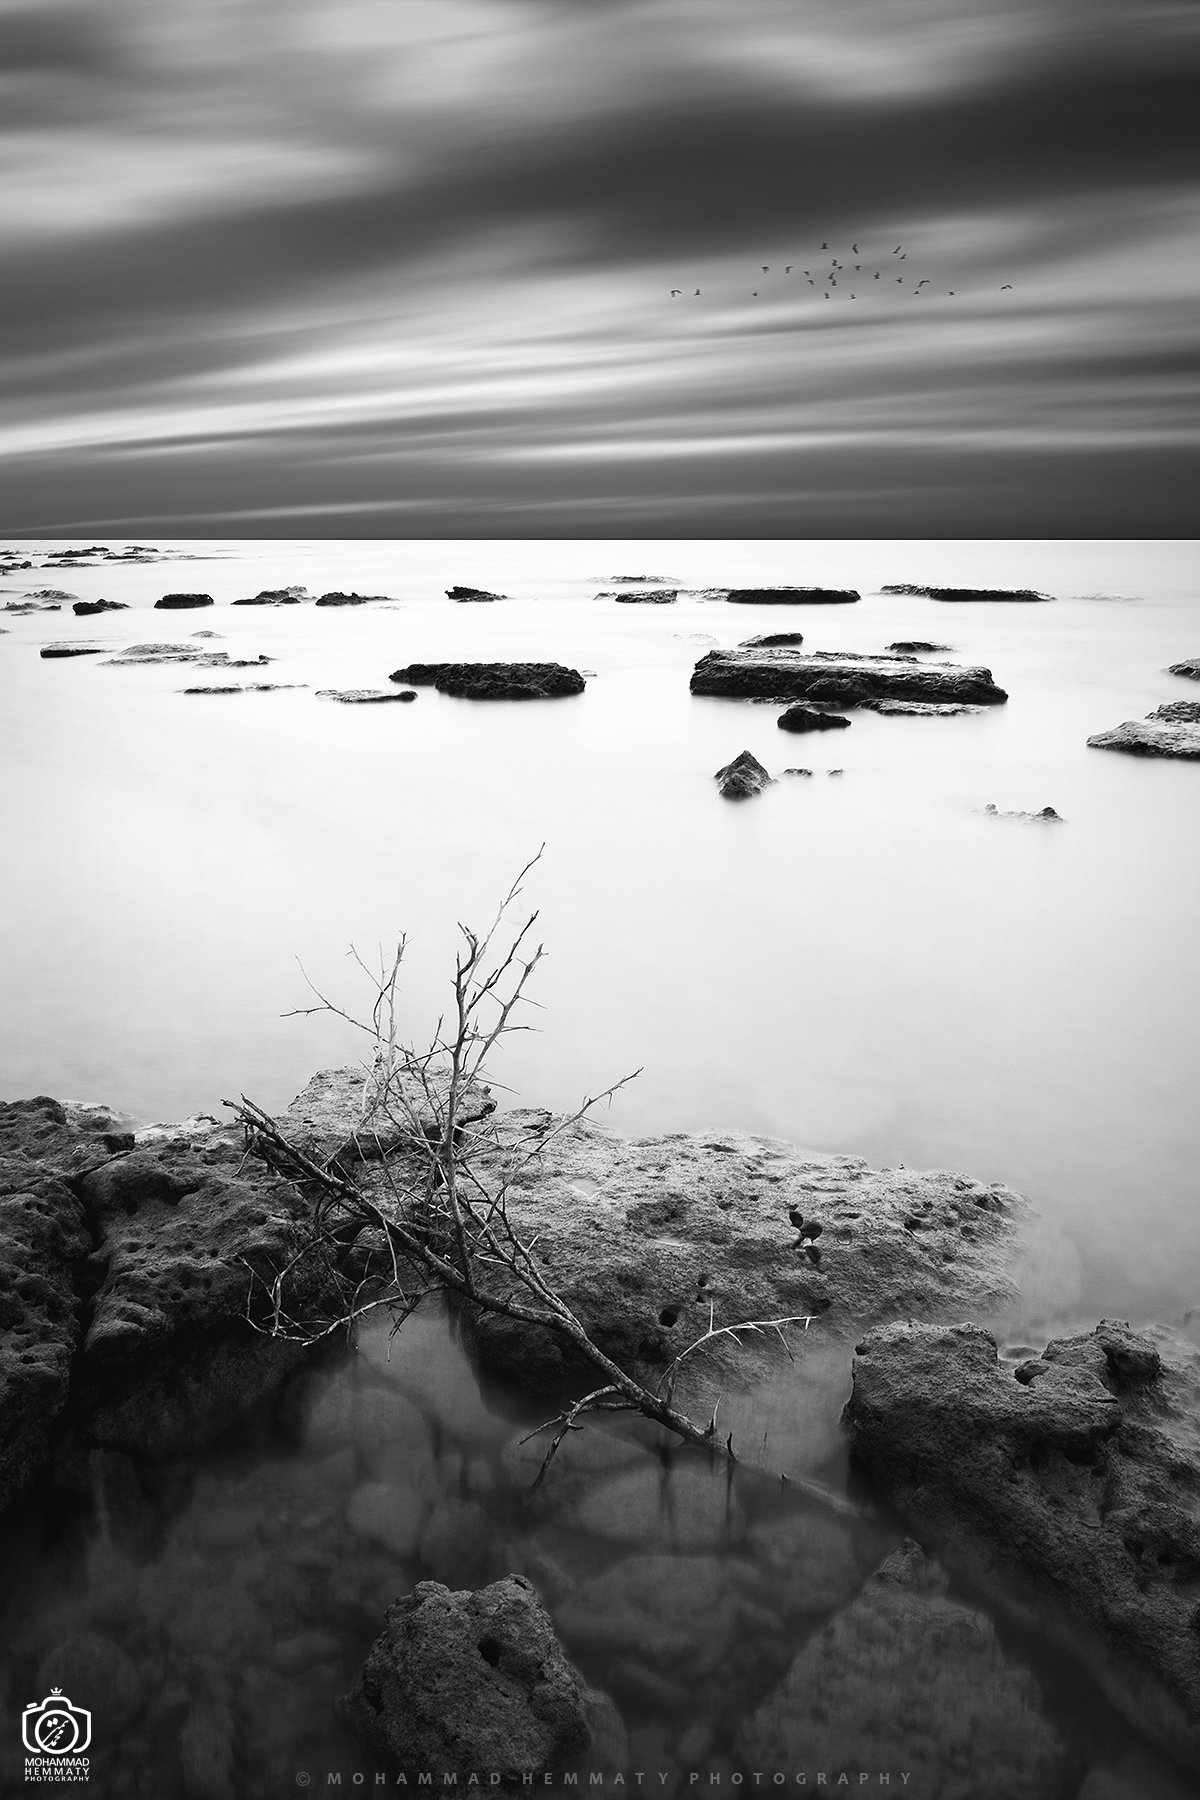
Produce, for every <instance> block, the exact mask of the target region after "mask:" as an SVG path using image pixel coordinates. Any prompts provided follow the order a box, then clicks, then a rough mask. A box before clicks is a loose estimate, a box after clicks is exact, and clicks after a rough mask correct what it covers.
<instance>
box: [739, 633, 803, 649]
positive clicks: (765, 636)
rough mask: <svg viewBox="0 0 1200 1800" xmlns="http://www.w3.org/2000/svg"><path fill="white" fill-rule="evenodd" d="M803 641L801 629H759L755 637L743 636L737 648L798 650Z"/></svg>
mask: <svg viewBox="0 0 1200 1800" xmlns="http://www.w3.org/2000/svg"><path fill="white" fill-rule="evenodd" d="M803 642H804V633H803V632H802V631H760V632H759V634H758V636H757V637H748V638H743V639H742V641H741V643H740V644H739V645H738V649H739V650H784V649H788V650H798V649H799V648H800V646H801V644H802V643H803Z"/></svg>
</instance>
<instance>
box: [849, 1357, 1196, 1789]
mask: <svg viewBox="0 0 1200 1800" xmlns="http://www.w3.org/2000/svg"><path fill="white" fill-rule="evenodd" d="M1198 1418H1200V1353H1197V1351H1196V1350H1195V1349H1194V1348H1193V1347H1192V1346H1191V1345H1185V1344H1183V1343H1181V1342H1172V1341H1170V1340H1169V1339H1168V1338H1167V1336H1166V1334H1164V1333H1160V1332H1157V1331H1156V1332H1155V1333H1154V1334H1153V1335H1147V1334H1140V1333H1136V1332H1133V1331H1131V1330H1130V1329H1129V1327H1128V1326H1127V1325H1123V1324H1116V1323H1113V1322H1111V1321H1105V1322H1104V1323H1102V1324H1100V1325H1099V1326H1097V1327H1096V1329H1095V1330H1094V1331H1092V1332H1088V1333H1085V1334H1080V1335H1079V1336H1076V1337H1070V1338H1060V1339H1056V1340H1055V1341H1054V1342H1052V1343H1050V1344H1048V1345H1047V1346H1046V1348H1045V1350H1044V1351H1043V1352H1042V1355H1041V1356H1040V1357H1031V1358H1029V1359H1027V1360H1025V1361H1023V1362H1021V1363H1019V1364H1017V1365H1016V1366H1013V1365H1012V1364H1009V1363H1002V1362H1001V1361H1000V1359H999V1356H998V1353H997V1347H996V1342H995V1339H994V1338H993V1337H991V1336H990V1335H989V1334H988V1333H987V1332H986V1331H982V1330H980V1329H979V1328H978V1327H976V1326H974V1325H956V1326H949V1327H938V1326H932V1325H914V1324H908V1323H906V1324H893V1325H889V1326H886V1327H885V1328H883V1329H882V1330H879V1331H875V1332H872V1333H871V1334H870V1335H869V1336H868V1337H866V1338H865V1339H864V1340H863V1342H862V1343H860V1344H859V1346H858V1352H857V1355H856V1357H855V1362H854V1389H853V1393H852V1394H851V1397H850V1400H849V1402H848V1403H847V1406H846V1410H845V1423H846V1428H847V1430H848V1432H849V1436H850V1442H851V1445H852V1447H853V1449H854V1451H855V1453H856V1454H857V1456H858V1457H859V1458H860V1460H861V1461H862V1462H863V1463H864V1464H865V1465H866V1467H867V1468H868V1469H869V1470H870V1471H871V1473H872V1475H873V1476H874V1477H875V1479H876V1480H877V1481H878V1483H879V1484H880V1486H881V1487H882V1488H883V1490H884V1492H885V1493H886V1494H887V1495H888V1497H889V1499H890V1500H892V1502H893V1503H894V1504H895V1505H896V1506H897V1508H898V1509H899V1510H900V1512H901V1513H903V1514H904V1515H905V1516H906V1517H907V1518H909V1519H910V1520H911V1521H912V1522H913V1524H914V1525H915V1526H916V1527H917V1528H918V1529H920V1530H923V1531H926V1532H929V1533H931V1534H933V1535H934V1536H935V1537H936V1539H937V1540H938V1542H939V1543H941V1544H942V1545H944V1546H945V1549H946V1553H947V1555H948V1556H950V1557H952V1558H953V1559H954V1561H955V1562H956V1563H958V1564H960V1565H961V1566H963V1567H964V1568H965V1569H966V1570H968V1571H969V1573H970V1575H971V1577H972V1579H974V1580H975V1581H977V1582H979V1583H980V1584H982V1585H983V1586H985V1587H986V1588H987V1589H989V1590H990V1591H991V1592H992V1593H993V1594H994V1595H995V1597H996V1598H997V1600H998V1601H999V1602H1000V1603H1001V1604H1006V1603H1007V1604H1011V1603H1012V1602H1013V1600H1014V1596H1015V1599H1016V1603H1017V1604H1018V1606H1022V1607H1024V1608H1025V1609H1028V1608H1030V1607H1035V1608H1037V1609H1038V1610H1039V1612H1041V1613H1042V1617H1041V1621H1040V1622H1041V1624H1042V1627H1043V1629H1044V1630H1045V1631H1047V1632H1049V1633H1051V1634H1052V1635H1054V1636H1057V1637H1058V1638H1059V1639H1060V1640H1065V1641H1066V1642H1067V1644H1068V1645H1069V1646H1070V1647H1071V1648H1072V1649H1074V1650H1075V1651H1076V1652H1077V1653H1078V1654H1080V1655H1081V1656H1082V1657H1083V1659H1084V1661H1085V1662H1086V1663H1087V1664H1088V1666H1089V1667H1090V1669H1091V1671H1092V1673H1093V1675H1094V1676H1095V1678H1096V1680H1097V1681H1098V1682H1099V1683H1100V1685H1101V1687H1102V1688H1103V1689H1104V1690H1105V1692H1106V1693H1107V1694H1108V1696H1109V1698H1110V1700H1111V1701H1112V1702H1113V1704H1114V1705H1116V1706H1117V1707H1119V1708H1120V1709H1121V1710H1122V1711H1123V1712H1125V1713H1126V1714H1127V1715H1128V1716H1129V1717H1130V1719H1131V1720H1132V1722H1133V1723H1134V1724H1135V1725H1136V1726H1137V1727H1138V1728H1139V1729H1140V1730H1143V1731H1147V1732H1149V1733H1151V1734H1152V1735H1154V1736H1156V1737H1157V1738H1158V1739H1159V1740H1160V1741H1161V1742H1162V1743H1163V1744H1164V1745H1165V1746H1166V1747H1167V1748H1168V1749H1169V1750H1170V1751H1171V1753H1172V1754H1174V1755H1176V1756H1179V1757H1181V1758H1183V1759H1184V1760H1185V1761H1187V1762H1188V1763H1189V1765H1190V1766H1191V1767H1192V1768H1198V1767H1200V1724H1198V1723H1197V1721H1198V1719H1200V1634H1198V1633H1197V1628H1196V1586H1197V1582H1198V1580H1200V1429H1198V1427H1197V1419H1198Z"/></svg>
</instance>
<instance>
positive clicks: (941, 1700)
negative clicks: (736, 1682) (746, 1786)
mask: <svg viewBox="0 0 1200 1800" xmlns="http://www.w3.org/2000/svg"><path fill="white" fill-rule="evenodd" d="M945 1588H946V1580H945V1577H944V1576H943V1575H941V1573H940V1571H938V1570H937V1568H936V1567H935V1566H934V1565H932V1564H930V1563H928V1562H927V1561H926V1559H925V1556H924V1554H923V1553H922V1551H921V1550H920V1549H919V1548H918V1547H917V1545H916V1544H914V1543H911V1542H909V1543H906V1544H904V1545H903V1546H902V1547H901V1549H899V1550H897V1551H895V1552H894V1553H893V1554H892V1555H891V1556H889V1557H888V1559H887V1561H886V1562H885V1563H884V1564H883V1565H882V1567H881V1568H880V1569H879V1571H878V1573H877V1574H875V1575H874V1576H873V1577H872V1578H871V1580H870V1581H868V1583H867V1584H866V1586H865V1587H864V1589H863V1591H862V1593H861V1594H860V1595H859V1596H858V1598H857V1599H856V1600H854V1601H852V1602H851V1604H850V1605H849V1606H848V1607H847V1608H846V1609H845V1611H844V1612H842V1613H840V1614H839V1615H838V1616H837V1617H836V1618H835V1619H834V1620H833V1621H832V1622H831V1623H830V1624H829V1625H827V1626H826V1627H825V1629H824V1631H822V1632H821V1633H820V1634H819V1635H818V1636H817V1637H815V1638H812V1639H810V1640H809V1642H808V1643H807V1644H805V1646H804V1648H803V1649H802V1650H801V1651H800V1653H799V1655H798V1656H797V1657H796V1659H795V1661H794V1662H793V1663H792V1666H791V1668H790V1669H789V1671H788V1673H787V1675H786V1677H785V1679H784V1681H783V1683H782V1685H781V1686H780V1687H779V1688H778V1690H777V1691H776V1692H775V1693H774V1694H772V1695H771V1696H770V1698H769V1699H768V1700H767V1701H766V1702H765V1703H764V1704H763V1705H762V1706H761V1707H760V1708H759V1709H758V1711H757V1712H756V1713H755V1714H754V1715H753V1716H752V1717H751V1718H750V1719H749V1720H747V1721H746V1723H745V1724H744V1725H743V1726H742V1728H741V1731H740V1732H739V1734H738V1739H737V1744H736V1750H737V1754H738V1756H739V1758H740V1759H741V1760H742V1761H743V1762H744V1763H745V1764H746V1765H747V1766H748V1767H750V1768H755V1769H797V1768H800V1769H803V1768H810V1769H811V1768H816V1769H821V1770H825V1771H827V1772H828V1775H827V1778H828V1780H829V1784H830V1786H833V1785H835V1784H837V1783H838V1782H839V1781H840V1782H841V1783H842V1784H843V1785H850V1786H858V1785H859V1783H860V1781H862V1780H870V1779H872V1778H874V1777H877V1774H878V1771H879V1770H881V1769H892V1770H896V1769H903V1770H905V1771H909V1772H911V1774H912V1778H913V1785H912V1791H913V1792H914V1793H919V1794H923V1795H929V1796H930V1797H931V1800H932V1797H933V1796H936V1797H937V1800H1059V1797H1060V1795H1061V1794H1062V1793H1063V1792H1064V1791H1065V1790H1064V1787H1063V1782H1064V1778H1065V1775H1066V1772H1067V1770H1066V1757H1065V1752H1064V1747H1063V1745H1062V1744H1061V1742H1060V1741H1059V1739H1058V1737H1057V1735H1056V1734H1055V1732H1054V1730H1053V1729H1052V1728H1051V1726H1050V1725H1049V1724H1048V1723H1047V1722H1046V1720H1045V1719H1044V1718H1043V1716H1042V1714H1041V1711H1040V1695H1039V1691H1038V1687H1037V1683H1036V1682H1035V1680H1034V1678H1033V1676H1032V1675H1031V1674H1030V1673H1029V1671H1028V1670H1027V1669H1024V1668H1022V1667H1021V1666H1020V1665H1019V1664H1016V1663H1014V1662H1012V1661H1011V1660H1010V1659H1009V1658H1008V1657H1007V1656H1006V1655H1005V1653H1004V1651H1003V1649H1002V1648H1001V1646H1000V1643H999V1641H998V1640H997V1637H996V1633H995V1631H994V1629H993V1627H992V1625H991V1623H990V1621H989V1620H988V1619H987V1618H986V1617H985V1616H984V1615H983V1614H982V1613H979V1612H976V1611H975V1610H974V1609H973V1608H971V1607H968V1606H964V1605H961V1604H960V1603H959V1602H957V1601H954V1600H950V1599H948V1598H947V1597H946V1593H945ZM835 1771H836V1775H835V1773H834V1772H835ZM847 1778H848V1780H847Z"/></svg>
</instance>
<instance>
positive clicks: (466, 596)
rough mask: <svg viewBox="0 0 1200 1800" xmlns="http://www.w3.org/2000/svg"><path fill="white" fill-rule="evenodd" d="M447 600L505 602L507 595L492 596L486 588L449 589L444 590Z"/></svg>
mask: <svg viewBox="0 0 1200 1800" xmlns="http://www.w3.org/2000/svg"><path fill="white" fill-rule="evenodd" d="M446 598H447V600H507V599H508V595H507V594H492V593H489V591H488V589H487V588H474V587H449V588H447V589H446Z"/></svg>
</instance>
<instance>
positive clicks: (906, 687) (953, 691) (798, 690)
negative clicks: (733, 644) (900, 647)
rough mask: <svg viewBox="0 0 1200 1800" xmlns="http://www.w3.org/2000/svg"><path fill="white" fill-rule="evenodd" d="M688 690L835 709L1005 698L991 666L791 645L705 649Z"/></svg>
mask: <svg viewBox="0 0 1200 1800" xmlns="http://www.w3.org/2000/svg"><path fill="white" fill-rule="evenodd" d="M691 691H692V693H693V694H716V695H721V696H724V697H727V698H731V699H743V700H779V701H789V700H810V701H811V700H822V701H828V702H831V703H832V704H833V705H835V706H861V705H862V704H863V703H864V702H865V701H872V700H920V701H926V702H928V701H934V702H937V703H938V704H945V703H946V702H964V701H965V702H967V703H968V704H971V705H978V704H982V705H987V706H993V705H997V704H999V703H1000V702H1001V701H1004V700H1007V698H1008V695H1007V694H1006V693H1005V692H1004V690H1003V688H998V687H997V686H996V684H995V682H994V681H993V680H992V673H991V670H990V669H981V668H967V667H963V666H960V665H958V664H954V663H936V664H929V663H919V662H917V661H916V659H915V658H913V659H910V658H908V657H903V656H860V655H858V654H857V653H855V652H850V651H840V650H838V651H833V650H818V651H816V652H815V653H814V654H813V655H811V656H806V655H804V654H803V653H802V652H799V651H792V650H710V651H709V652H708V654H707V655H706V656H702V657H701V658H700V661H699V662H698V663H697V664H696V667H695V669H694V671H693V673H692V680H691Z"/></svg>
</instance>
